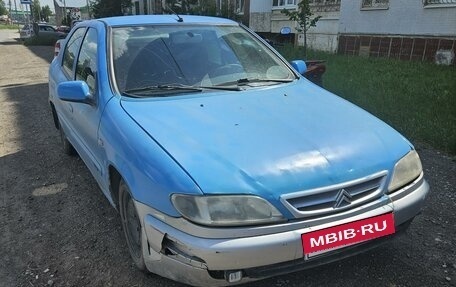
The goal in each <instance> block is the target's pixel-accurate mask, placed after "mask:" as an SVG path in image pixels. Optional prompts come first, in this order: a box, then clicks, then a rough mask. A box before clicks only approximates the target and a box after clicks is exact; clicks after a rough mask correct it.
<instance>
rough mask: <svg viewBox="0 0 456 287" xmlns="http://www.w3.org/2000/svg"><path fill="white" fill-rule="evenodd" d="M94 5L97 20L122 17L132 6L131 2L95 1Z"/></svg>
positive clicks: (124, 0)
mask: <svg viewBox="0 0 456 287" xmlns="http://www.w3.org/2000/svg"><path fill="white" fill-rule="evenodd" d="M92 3H93V4H92V5H91V6H92V12H93V15H94V17H95V18H103V17H111V16H122V15H124V13H125V12H126V11H127V10H128V9H129V8H130V7H131V6H132V2H131V0H95V1H94V2H92Z"/></svg>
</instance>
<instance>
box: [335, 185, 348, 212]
mask: <svg viewBox="0 0 456 287" xmlns="http://www.w3.org/2000/svg"><path fill="white" fill-rule="evenodd" d="M351 199H352V196H351V194H350V193H348V191H346V190H345V189H343V188H342V189H341V190H339V192H338V193H337V196H336V203H335V204H334V206H333V207H334V208H338V207H341V206H342V204H343V203H344V202H345V203H347V204H350V203H351Z"/></svg>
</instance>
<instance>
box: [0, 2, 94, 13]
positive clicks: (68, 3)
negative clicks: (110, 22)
mask: <svg viewBox="0 0 456 287" xmlns="http://www.w3.org/2000/svg"><path fill="white" fill-rule="evenodd" d="M3 1H5V4H6V5H7V6H8V3H9V0H3ZM56 1H59V2H60V3H61V4H62V6H63V0H56ZM65 2H66V5H67V6H68V7H82V6H86V5H87V1H86V0H65ZM20 3H21V0H16V4H17V9H18V10H20V9H21V8H20ZM11 4H12V6H13V9H14V0H11ZM40 5H41V7H43V6H46V5H48V6H49V8H51V10H52V11H53V12H54V11H55V9H54V0H40ZM23 9H24V10H25V6H24V7H23Z"/></svg>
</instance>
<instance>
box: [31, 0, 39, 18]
mask: <svg viewBox="0 0 456 287" xmlns="http://www.w3.org/2000/svg"><path fill="white" fill-rule="evenodd" d="M30 9H32V18H33V19H34V20H35V21H37V22H40V21H41V5H40V0H33V2H32V5H31V7H30Z"/></svg>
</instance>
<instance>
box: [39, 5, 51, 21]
mask: <svg viewBox="0 0 456 287" xmlns="http://www.w3.org/2000/svg"><path fill="white" fill-rule="evenodd" d="M51 15H52V11H51V8H49V6H48V5H46V6H44V7H41V18H42V19H43V20H44V21H46V22H49V16H51Z"/></svg>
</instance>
